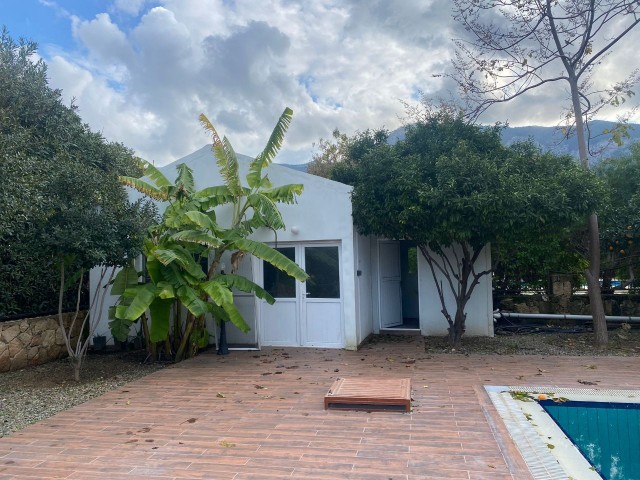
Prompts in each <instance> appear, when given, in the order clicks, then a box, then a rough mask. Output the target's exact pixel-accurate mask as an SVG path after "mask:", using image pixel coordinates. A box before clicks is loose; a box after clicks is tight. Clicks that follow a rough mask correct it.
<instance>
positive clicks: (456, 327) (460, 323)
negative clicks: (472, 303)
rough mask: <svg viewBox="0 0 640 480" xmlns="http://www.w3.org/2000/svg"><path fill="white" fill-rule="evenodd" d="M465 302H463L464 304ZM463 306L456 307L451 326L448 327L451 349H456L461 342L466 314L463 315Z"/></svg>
mask: <svg viewBox="0 0 640 480" xmlns="http://www.w3.org/2000/svg"><path fill="white" fill-rule="evenodd" d="M466 303H467V302H466V301H465V302H464V304H466ZM464 307H465V305H458V307H457V308H456V315H455V319H454V321H453V326H452V327H449V345H450V346H451V347H452V348H458V347H459V346H460V343H461V342H462V335H464V331H465V320H466V317H467V314H466V313H464Z"/></svg>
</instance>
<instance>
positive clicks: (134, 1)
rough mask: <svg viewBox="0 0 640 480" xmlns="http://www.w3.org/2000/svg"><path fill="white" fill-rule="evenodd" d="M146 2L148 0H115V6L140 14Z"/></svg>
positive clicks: (121, 9)
mask: <svg viewBox="0 0 640 480" xmlns="http://www.w3.org/2000/svg"><path fill="white" fill-rule="evenodd" d="M145 3H147V0H115V1H114V2H113V6H114V8H115V9H116V10H119V11H121V12H125V13H128V14H129V15H138V14H139V13H140V10H142V7H143V6H144V4H145Z"/></svg>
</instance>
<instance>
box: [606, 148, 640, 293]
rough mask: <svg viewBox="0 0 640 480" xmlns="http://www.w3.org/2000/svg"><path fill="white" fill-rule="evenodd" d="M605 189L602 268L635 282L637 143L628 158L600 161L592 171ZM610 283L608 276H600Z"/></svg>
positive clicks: (639, 223)
mask: <svg viewBox="0 0 640 480" xmlns="http://www.w3.org/2000/svg"><path fill="white" fill-rule="evenodd" d="M595 171H596V173H597V175H598V176H600V177H601V178H602V179H603V180H604V181H605V183H606V185H607V188H608V189H609V197H608V198H609V202H608V203H607V205H606V208H605V209H604V211H603V214H602V215H601V216H600V218H601V222H602V242H601V245H602V250H603V252H602V253H603V256H604V257H603V267H604V268H605V270H610V271H612V273H615V272H616V271H617V272H618V275H619V276H621V277H622V278H626V279H627V280H628V281H629V282H632V281H634V280H636V274H635V270H636V269H637V267H638V265H639V264H640V184H639V183H638V182H639V179H640V143H635V144H633V145H631V147H630V152H629V154H628V155H624V156H621V157H615V158H610V159H607V160H604V161H603V162H601V163H600V164H598V166H597V167H596V168H595ZM604 277H605V279H606V280H610V277H611V275H605V276H604Z"/></svg>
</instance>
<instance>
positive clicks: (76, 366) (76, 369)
mask: <svg viewBox="0 0 640 480" xmlns="http://www.w3.org/2000/svg"><path fill="white" fill-rule="evenodd" d="M71 364H72V365H73V379H74V380H75V381H76V382H79V381H80V367H82V359H80V358H73V359H71Z"/></svg>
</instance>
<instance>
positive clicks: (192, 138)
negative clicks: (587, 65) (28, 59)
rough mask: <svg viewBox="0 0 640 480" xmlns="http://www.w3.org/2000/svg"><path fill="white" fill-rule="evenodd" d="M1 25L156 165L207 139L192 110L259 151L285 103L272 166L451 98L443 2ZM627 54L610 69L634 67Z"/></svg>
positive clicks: (136, 3)
mask: <svg viewBox="0 0 640 480" xmlns="http://www.w3.org/2000/svg"><path fill="white" fill-rule="evenodd" d="M0 22H1V23H3V24H4V25H6V26H7V27H8V29H9V32H10V34H11V35H12V37H13V38H15V39H17V38H18V37H20V36H23V37H27V38H30V39H32V40H35V41H36V42H37V43H38V44H39V51H38V54H39V55H40V56H41V57H42V58H43V59H44V60H45V61H46V62H47V65H48V72H49V81H50V85H51V86H52V87H54V88H59V89H61V90H62V92H63V100H64V101H65V103H70V102H71V100H72V99H74V102H75V104H76V105H77V106H78V108H79V113H80V115H81V116H82V118H83V120H84V121H85V122H87V123H88V124H89V125H90V126H91V127H92V128H93V129H94V130H97V131H100V132H102V133H103V135H104V136H105V137H106V138H107V139H109V140H113V141H119V142H122V143H124V144H125V145H127V146H129V147H131V148H133V149H134V150H135V151H136V152H137V153H138V154H139V155H140V156H142V157H144V158H146V159H148V160H151V161H154V162H155V163H156V164H159V165H162V164H165V163H168V162H169V161H172V160H175V159H177V158H180V157H182V156H184V155H187V154H189V153H191V152H193V151H195V150H196V149H198V148H200V147H202V146H203V145H204V144H205V143H208V141H209V139H208V138H207V136H206V135H205V134H204V132H203V131H202V129H201V127H200V126H199V123H198V120H197V119H198V115H199V114H200V113H205V114H206V115H207V116H208V117H209V118H210V119H211V120H212V121H213V123H214V124H215V125H216V127H217V128H218V130H219V132H221V133H222V134H224V135H227V136H228V137H229V139H230V140H231V142H232V144H233V145H234V147H235V149H236V150H237V151H239V152H241V153H244V154H247V155H255V154H257V153H258V152H259V151H260V150H261V148H262V147H263V145H264V143H265V142H266V139H267V138H268V136H269V134H270V132H271V129H272V128H273V125H274V124H275V122H276V120H277V118H278V116H279V115H280V113H281V112H282V110H283V109H284V108H285V107H287V106H288V107H291V108H292V109H293V111H294V118H293V122H292V124H291V127H290V129H289V132H288V134H287V137H286V139H285V144H284V148H283V150H282V153H281V156H280V157H279V161H282V162H290V163H301V162H306V161H308V160H309V159H310V158H311V155H312V153H313V152H314V144H317V142H318V140H319V139H320V138H331V132H332V131H333V130H334V129H335V128H338V129H340V130H341V131H342V132H344V133H347V134H353V133H355V132H356V131H357V130H365V129H367V128H380V127H386V128H388V129H390V130H393V129H395V128H397V127H399V126H400V125H401V124H402V121H403V117H404V115H405V107H404V105H403V102H409V103H414V102H416V100H417V98H418V95H417V92H424V93H425V94H426V95H427V96H430V97H433V98H436V97H438V96H442V97H447V96H449V94H450V92H451V89H452V85H451V84H447V81H446V80H444V79H443V78H442V77H440V78H435V77H434V74H440V73H442V72H444V71H446V70H447V69H448V68H450V59H451V57H452V54H453V43H452V38H454V37H457V36H459V34H458V28H459V27H458V26H457V25H455V23H454V22H453V20H452V18H451V12H450V2H449V0H313V1H311V0H309V1H306V0H260V1H257V0H0ZM635 40H636V41H633V39H632V41H631V42H630V45H634V44H637V41H640V38H638V35H636V37H635ZM632 49H633V47H628V48H627V50H624V49H623V50H622V51H621V52H620V53H618V54H617V56H613V57H612V58H611V64H612V65H615V68H612V69H611V71H612V72H614V71H615V72H614V73H619V72H618V70H620V69H621V68H626V67H629V68H631V67H632V66H633V65H634V64H635V65H636V66H637V61H634V62H630V61H629V58H633V59H636V58H637V55H636V54H635V52H633V51H632ZM606 71H607V70H606V69H605V72H606ZM565 94H566V92H564V91H563V89H561V88H559V89H555V90H553V89H549V90H545V91H540V92H536V93H535V94H534V96H530V97H529V98H526V99H523V100H522V101H520V102H515V103H512V104H509V105H504V106H501V107H497V108H495V109H493V110H492V111H491V112H489V113H488V115H487V116H486V117H485V118H484V120H485V121H486V122H494V121H508V122H510V124H512V125H533V124H535V125H555V124H557V123H558V121H559V119H560V118H561V114H562V110H561V108H559V105H562V104H565V103H566V101H565ZM632 120H634V121H638V119H637V118H634V119H632Z"/></svg>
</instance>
